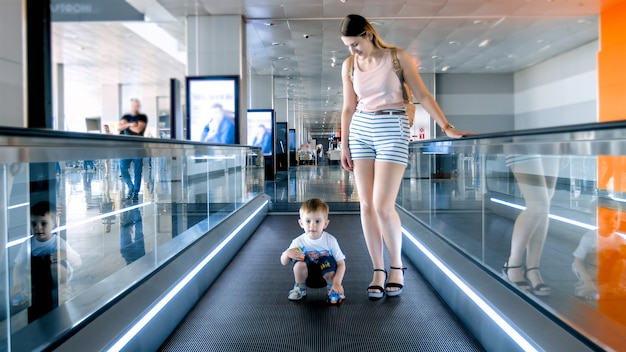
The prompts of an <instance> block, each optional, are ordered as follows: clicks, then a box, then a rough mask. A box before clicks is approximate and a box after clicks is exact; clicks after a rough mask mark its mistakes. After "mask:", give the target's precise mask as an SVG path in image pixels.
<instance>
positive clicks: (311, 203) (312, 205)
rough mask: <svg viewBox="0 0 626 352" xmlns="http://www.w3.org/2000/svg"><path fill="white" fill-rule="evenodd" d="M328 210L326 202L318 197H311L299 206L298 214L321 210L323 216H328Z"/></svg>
mask: <svg viewBox="0 0 626 352" xmlns="http://www.w3.org/2000/svg"><path fill="white" fill-rule="evenodd" d="M328 211H329V207H328V204H326V202H324V201H323V200H321V199H319V198H311V199H309V200H307V201H305V202H304V203H302V205H301V206H300V214H302V213H317V212H322V213H324V216H325V217H328Z"/></svg>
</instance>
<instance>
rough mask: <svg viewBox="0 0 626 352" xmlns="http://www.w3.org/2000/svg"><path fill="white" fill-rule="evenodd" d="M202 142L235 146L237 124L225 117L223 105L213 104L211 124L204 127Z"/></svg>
mask: <svg viewBox="0 0 626 352" xmlns="http://www.w3.org/2000/svg"><path fill="white" fill-rule="evenodd" d="M200 142H204V143H219V144H235V123H234V122H233V120H232V119H230V118H229V117H228V116H225V115H224V108H223V107H222V105H221V104H213V106H212V107H211V109H210V111H209V122H207V124H206V126H204V130H202V135H201V136H200Z"/></svg>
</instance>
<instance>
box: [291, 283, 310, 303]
mask: <svg viewBox="0 0 626 352" xmlns="http://www.w3.org/2000/svg"><path fill="white" fill-rule="evenodd" d="M304 297H306V286H303V287H300V286H298V284H295V285H294V286H293V289H292V290H291V291H289V296H287V298H289V300H290V301H299V300H301V299H302V298H304Z"/></svg>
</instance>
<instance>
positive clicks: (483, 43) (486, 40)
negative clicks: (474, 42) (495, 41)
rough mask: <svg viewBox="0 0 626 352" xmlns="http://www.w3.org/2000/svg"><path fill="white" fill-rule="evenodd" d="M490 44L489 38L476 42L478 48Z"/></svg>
mask: <svg viewBox="0 0 626 352" xmlns="http://www.w3.org/2000/svg"><path fill="white" fill-rule="evenodd" d="M490 44H491V39H485V40H483V41H482V42H480V43H479V44H478V47H479V48H484V47H487V46H489V45H490Z"/></svg>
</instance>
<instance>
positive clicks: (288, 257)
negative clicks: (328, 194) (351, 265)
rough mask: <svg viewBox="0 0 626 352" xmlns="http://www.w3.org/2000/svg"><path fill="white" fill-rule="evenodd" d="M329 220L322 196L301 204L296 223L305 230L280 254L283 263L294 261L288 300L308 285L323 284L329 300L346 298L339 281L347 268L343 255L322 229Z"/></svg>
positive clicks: (301, 293) (302, 294)
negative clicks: (292, 279)
mask: <svg viewBox="0 0 626 352" xmlns="http://www.w3.org/2000/svg"><path fill="white" fill-rule="evenodd" d="M329 222H330V221H329V220H328V204H326V203H325V202H324V201H323V200H321V199H317V198H313V199H309V200H307V201H305V202H304V203H303V204H302V206H301V207H300V219H298V223H299V224H300V227H302V229H303V230H304V231H305V232H304V233H303V234H302V235H300V236H298V237H296V238H295V239H294V240H293V241H291V244H290V245H289V249H287V250H286V251H284V252H283V253H282V255H281V256H280V262H281V264H282V265H289V263H292V262H293V263H294V265H293V274H294V277H295V280H296V283H295V285H294V287H293V289H292V290H291V291H289V296H288V298H289V300H292V301H297V300H301V299H302V298H304V297H305V296H306V288H307V286H308V287H311V288H321V287H326V288H327V293H328V295H329V301H330V302H331V303H340V302H341V301H342V300H343V299H344V298H345V296H344V291H343V286H342V285H341V283H342V281H343V276H344V274H345V272H346V264H345V258H346V256H345V255H344V254H343V252H342V251H341V248H339V243H338V242H337V239H336V238H335V237H334V236H332V235H331V234H329V233H328V232H326V231H325V229H326V227H327V226H328V224H329Z"/></svg>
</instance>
